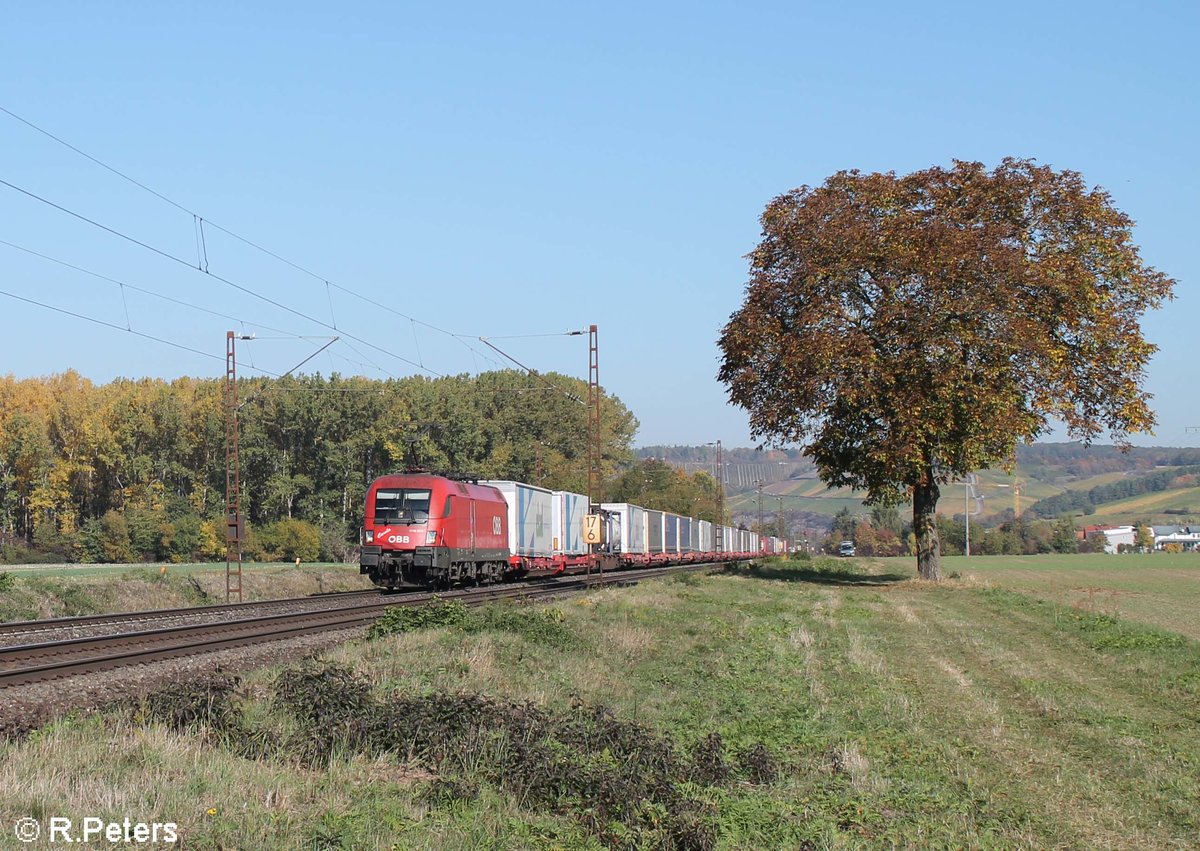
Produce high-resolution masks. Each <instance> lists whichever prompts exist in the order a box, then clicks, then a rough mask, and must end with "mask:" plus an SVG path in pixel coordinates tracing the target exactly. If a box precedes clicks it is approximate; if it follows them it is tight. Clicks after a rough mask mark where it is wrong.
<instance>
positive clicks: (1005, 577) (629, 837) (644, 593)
mask: <svg viewBox="0 0 1200 851" xmlns="http://www.w3.org/2000/svg"><path fill="white" fill-rule="evenodd" d="M946 568H947V570H954V571H957V572H959V573H961V574H962V577H963V578H961V579H958V580H951V581H949V582H946V583H943V584H941V585H937V586H935V585H931V584H928V583H924V582H920V581H915V580H913V579H911V574H912V565H911V562H908V561H906V562H904V563H901V562H900V561H899V560H896V561H889V562H887V563H884V562H874V561H868V560H863V561H861V562H856V561H855V560H834V559H819V560H817V561H815V562H789V563H779V562H777V563H769V564H766V565H763V566H760V567H757V568H755V569H753V570H742V571H740V572H738V573H736V574H724V575H712V576H688V577H679V578H675V579H667V580H660V581H649V582H643V583H641V584H639V585H637V586H636V587H630V588H620V589H608V590H602V591H599V592H595V593H592V594H590V595H588V596H586V597H582V598H576V599H570V600H563V601H561V602H559V603H557V604H556V605H555V608H554V609H552V610H549V611H547V612H545V613H543V614H540V615H539V614H536V613H535V614H531V615H521V614H519V613H516V614H514V613H512V612H508V611H501V612H498V613H496V614H494V615H491V616H488V617H485V618H482V619H472V620H469V621H468V620H467V619H466V618H467V616H466V615H462V614H455V613H453V612H451V614H453V615H454V616H453V617H449V618H447V619H444V620H443V621H442V622H443V625H442V626H433V627H428V628H422V629H416V630H415V631H411V632H404V633H401V634H395V635H389V636H386V637H382V638H378V639H376V640H373V641H367V642H363V643H359V644H350V645H346V646H344V647H342V648H341V649H339V650H337V651H336V652H334V653H332V654H331V656H330V660H329V661H331V662H332V663H333V664H335V665H340V666H343V667H342V668H338V667H334V668H325V669H319V668H318V669H313V668H308V669H302V670H299V671H293V673H292V674H290V675H288V676H284V677H280V676H279V674H278V672H277V671H270V670H268V671H261V672H258V673H256V674H254V675H252V676H250V677H248V678H247V679H246V680H245V681H243V682H242V683H241V684H240V685H238V686H237V687H236V688H235V689H234V690H233V691H218V692H215V693H212V694H209V695H208V696H207V697H206V696H205V695H203V694H201V695H199V696H197V695H195V694H191V695H189V694H188V693H186V692H182V691H177V692H176V693H174V694H173V695H169V696H167V697H166V698H164V699H163V700H160V701H159V702H157V703H154V704H146V705H143V706H142V708H141V709H140V710H139V711H138V712H135V713H133V714H130V713H129V712H113V713H109V714H106V715H102V716H99V717H95V718H88V719H78V720H69V721H65V722H61V723H59V724H56V725H54V726H53V727H51V728H49V729H47V730H44V731H41V732H39V733H37V734H36V735H34V736H32V737H31V738H28V739H27V740H24V741H22V742H18V743H9V744H6V745H3V746H0V790H2V791H0V810H3V812H4V813H6V814H7V815H8V817H9V821H10V822H11V821H12V820H13V819H15V818H17V817H20V816H22V815H26V814H30V813H32V814H34V815H37V816H40V817H45V816H49V815H65V816H68V817H71V816H73V817H76V818H82V817H83V816H85V815H96V816H99V817H104V818H112V819H116V820H120V819H121V818H123V817H125V816H127V815H128V816H132V817H134V818H135V819H138V820H142V821H147V822H149V821H175V822H178V824H179V828H180V833H181V836H182V837H183V839H184V842H185V845H186V847H188V848H194V849H219V848H238V849H259V848H262V849H266V848H272V849H274V848H296V849H300V848H356V849H362V848H405V849H408V848H414V849H475V848H537V849H564V848H602V847H610V848H699V849H708V848H739V849H742V848H744V849H764V848H771V849H773V848H839V849H840V848H894V847H901V848H920V849H924V848H955V849H957V848H968V847H969V848H996V849H1008V848H1031V849H1042V848H1080V849H1094V848H1112V849H1126V848H1184V847H1195V846H1196V842H1197V836H1198V835H1200V803H1198V801H1200V737H1197V735H1196V729H1197V722H1198V721H1200V645H1198V644H1197V642H1196V641H1194V640H1192V639H1190V638H1187V637H1185V636H1184V635H1181V634H1180V632H1179V631H1170V630H1168V629H1160V628H1158V627H1155V626H1154V624H1158V625H1160V626H1161V627H1174V628H1176V629H1179V630H1182V631H1184V632H1186V634H1187V635H1191V636H1193V637H1194V636H1195V629H1194V627H1191V628H1187V629H1185V628H1186V627H1188V624H1187V623H1186V619H1185V618H1183V612H1184V611H1186V610H1187V609H1188V608H1189V607H1190V608H1191V609H1192V610H1193V611H1194V610H1195V602H1196V599H1195V598H1196V595H1197V590H1196V586H1197V584H1198V583H1197V581H1196V580H1197V579H1200V558H1198V559H1194V560H1191V561H1189V560H1188V559H1187V558H1186V557H1184V556H1178V557H1171V556H1157V555H1156V556H1148V557H1140V558H1138V557H1129V558H1122V557H1108V558H1103V557H1087V556H1082V557H1061V558H1049V557H1037V558H1031V559H1017V558H994V559H988V558H981V557H975V558H971V559H970V560H969V562H968V560H966V559H959V560H952V559H947V563H946ZM1136 600H1141V601H1143V602H1142V603H1138V604H1137V605H1132V604H1133V601H1136ZM1127 604H1128V605H1130V608H1126V606H1127ZM1172 607H1175V608H1174V609H1173V608H1172ZM1135 616H1136V619H1134V618H1135ZM1139 621H1140V623H1139ZM347 671H349V672H352V673H347ZM473 695H482V696H485V697H486V700H483V701H482V702H481V700H480V699H478V698H475V697H472V696H473ZM601 705H602V706H605V707H608V708H609V710H611V714H605V713H604V712H601V711H599V710H597V709H596V707H598V706H601ZM197 707H200V711H192V710H195V709H196V708H197ZM289 707H290V708H289ZM397 707H399V710H397V709H396V708H397ZM183 710H188V711H183ZM396 712H398V714H395V713H396ZM322 713H326V714H322ZM389 713H393V714H389ZM189 718H199V719H200V720H199V721H192V722H189V721H188V719H189ZM381 719H384V720H383V721H381ZM389 719H390V720H389ZM455 719H457V720H455ZM464 719H465V720H464ZM471 719H476V720H471ZM480 719H483V720H480ZM635 722H636V724H640V725H643V726H641V727H637V726H630V725H631V724H634V723H635ZM447 724H450V726H451V727H452V728H453V729H454V731H455V732H454V734H453V735H450V736H446V737H444V738H439V737H438V736H436V735H433V734H432V733H431V732H430V731H431V730H439V729H444V728H445V726H446V725H447ZM714 734H716V736H715V737H714ZM756 747H757V748H758V749H757V750H756V749H755V748H756ZM664 748H665V749H664ZM755 754H757V757H754V756H753V755H755ZM747 755H751V756H750V757H748V756H747ZM756 760H757V762H756ZM772 761H774V762H772ZM774 764H778V765H779V766H780V767H781V769H782V771H781V773H780V774H779V776H777V777H776V776H773V775H772V774H771V772H770V771H767V770H765V768H764V766H766V767H767V768H769V767H771V766H772V765H774ZM631 765H632V766H636V770H634V769H632V768H630V766H631ZM756 765H757V766H758V768H757V769H755V766H756ZM718 769H721V770H718ZM29 847H41V846H37V845H33V846H29ZM45 847H49V846H45Z"/></svg>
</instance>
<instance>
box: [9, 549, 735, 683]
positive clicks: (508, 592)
mask: <svg viewBox="0 0 1200 851" xmlns="http://www.w3.org/2000/svg"><path fill="white" fill-rule="evenodd" d="M714 566H716V565H713V564H694V565H683V566H678V567H667V568H649V569H645V570H626V571H619V572H615V573H605V574H601V575H593V576H591V577H582V576H570V577H561V578H558V579H554V580H548V581H547V580H542V581H539V582H533V583H521V584H517V585H500V586H493V587H487V588H479V589H470V590H460V591H451V592H447V593H445V594H441V595H437V596H438V597H439V599H451V600H458V601H461V602H462V603H464V604H466V605H480V604H482V603H486V602H492V601H495V600H503V599H514V598H516V599H536V598H541V597H553V596H557V595H562V594H567V593H572V592H577V591H581V590H586V589H587V588H590V587H597V586H600V585H609V584H621V583H630V582H637V581H639V580H642V579H650V578H654V577H657V576H663V575H666V574H669V573H675V572H691V571H697V570H706V569H711V568H712V567H714ZM365 594H367V595H371V597H373V599H362V598H363V597H364V593H360V592H353V593H344V594H329V595H319V596H316V597H306V598H294V599H291V600H282V601H270V602H271V603H276V604H292V605H295V604H297V603H304V602H307V601H313V602H314V603H315V604H316V606H310V607H308V608H306V609H305V608H302V610H292V611H287V610H285V611H277V612H274V613H270V612H266V613H264V612H263V611H262V610H261V609H262V607H261V604H258V603H241V604H232V605H229V606H213V607H202V608H201V609H200V611H203V609H211V610H214V614H215V615H216V617H215V619H213V618H202V619H201V620H200V621H199V622H197V621H195V620H194V619H193V620H192V622H189V623H174V624H171V625H165V626H164V625H163V623H164V622H165V620H164V619H167V620H169V619H171V618H175V619H179V618H180V617H181V616H182V613H184V612H191V613H193V614H194V613H196V612H197V611H198V609H190V610H188V609H181V610H159V611H153V612H143V613H136V612H135V613H126V614H121V615H101V616H95V617H87V618H56V619H54V620H55V621H56V622H57V623H56V624H55V628H58V629H62V628H63V627H64V626H66V625H67V624H66V622H68V621H70V622H73V623H72V624H71V625H70V626H69V627H68V628H70V629H76V630H83V629H87V628H95V627H98V626H99V627H104V631H103V632H102V633H101V634H93V635H83V636H78V637H71V638H60V639H58V640H54V641H38V642H34V643H21V644H11V643H10V644H8V645H7V646H4V647H0V689H4V688H10V687H13V686H21V685H28V684H32V683H37V682H43V681H46V680H54V679H60V678H64V677H70V676H75V675H78V674H85V673H93V672H96V671H105V670H111V669H114V668H120V667H125V666H130V665H139V664H144V663H147V662H155V661H160V660H163V659H172V658H179V657H184V656H192V655H196V654H201V653H207V652H212V651H215V650H224V649H227V648H230V647H242V646H248V645H251V644H260V643H264V642H268V641H278V640H281V639H286V638H293V637H296V636H301V635H310V634H313V633H319V632H327V631H330V630H344V629H351V628H358V627H364V626H366V625H368V624H370V623H371V622H373V621H374V620H375V619H376V618H378V617H379V616H380V615H381V614H383V612H384V611H385V610H387V609H388V608H390V607H392V606H420V605H423V604H425V603H428V602H429V601H430V600H431V599H432V598H433V596H434V595H432V594H427V593H420V594H410V595H403V596H398V595H385V594H380V593H378V592H365ZM332 598H336V600H333V599H332ZM330 602H333V603H334V604H333V605H328V604H329V603H330ZM248 607H252V608H248ZM34 623H38V622H24V623H23V624H8V625H5V626H7V627H10V628H11V627H18V626H25V627H28V626H29V625H30V624H34ZM114 626H116V627H118V631H115V632H114V631H112V627H114ZM7 632H8V634H9V636H10V637H12V636H17V635H23V634H30V633H21V632H20V631H19V630H18V631H13V630H11V629H10V630H7ZM3 634H4V633H3V632H0V635H3Z"/></svg>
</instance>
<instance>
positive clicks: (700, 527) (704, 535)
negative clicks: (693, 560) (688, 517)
mask: <svg viewBox="0 0 1200 851" xmlns="http://www.w3.org/2000/svg"><path fill="white" fill-rule="evenodd" d="M696 531H697V532H699V534H700V547H699V549H700V552H702V553H713V552H716V550H715V549H713V524H712V523H710V522H708V521H707V520H697V521H696Z"/></svg>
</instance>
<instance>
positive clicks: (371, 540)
mask: <svg viewBox="0 0 1200 851" xmlns="http://www.w3.org/2000/svg"><path fill="white" fill-rule="evenodd" d="M374 542H375V530H374V529H368V530H367V543H368V544H372V543H374Z"/></svg>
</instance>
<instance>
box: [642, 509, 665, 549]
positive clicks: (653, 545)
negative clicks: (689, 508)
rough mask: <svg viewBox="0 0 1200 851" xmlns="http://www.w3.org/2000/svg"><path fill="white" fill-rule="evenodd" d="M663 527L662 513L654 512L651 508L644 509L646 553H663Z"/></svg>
mask: <svg viewBox="0 0 1200 851" xmlns="http://www.w3.org/2000/svg"><path fill="white" fill-rule="evenodd" d="M665 525H666V523H665V521H664V514H663V512H661V511H655V510H654V509H652V508H647V509H646V552H648V553H661V552H662V551H663V541H664V539H665V534H664V531H663V527H664V526H665Z"/></svg>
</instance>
